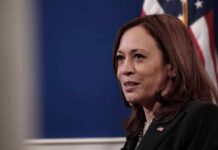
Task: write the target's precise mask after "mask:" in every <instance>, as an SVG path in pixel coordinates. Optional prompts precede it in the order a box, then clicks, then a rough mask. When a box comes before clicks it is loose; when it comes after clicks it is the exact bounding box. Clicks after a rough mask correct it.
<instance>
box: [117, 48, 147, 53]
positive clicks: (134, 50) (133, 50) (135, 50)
mask: <svg viewBox="0 0 218 150" xmlns="http://www.w3.org/2000/svg"><path fill="white" fill-rule="evenodd" d="M140 50H142V49H131V50H130V53H131V54H133V53H135V52H137V51H140ZM142 51H143V52H144V50H142ZM117 53H122V54H123V52H122V50H118V51H117Z"/></svg>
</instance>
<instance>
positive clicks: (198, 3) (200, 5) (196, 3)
mask: <svg viewBox="0 0 218 150" xmlns="http://www.w3.org/2000/svg"><path fill="white" fill-rule="evenodd" d="M195 6H196V8H197V9H199V8H202V7H203V2H202V1H201V0H197V1H196V2H195Z"/></svg>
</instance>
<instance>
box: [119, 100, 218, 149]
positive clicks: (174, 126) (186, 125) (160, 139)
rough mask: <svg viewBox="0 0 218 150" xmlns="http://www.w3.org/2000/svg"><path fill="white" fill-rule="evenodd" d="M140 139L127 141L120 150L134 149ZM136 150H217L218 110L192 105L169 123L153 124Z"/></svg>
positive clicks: (204, 105) (211, 106) (205, 104)
mask: <svg viewBox="0 0 218 150" xmlns="http://www.w3.org/2000/svg"><path fill="white" fill-rule="evenodd" d="M137 140H138V139H127V141H126V143H125V145H124V147H123V148H122V149H121V150H134V149H135V146H136V144H137ZM137 150H218V107H217V106H215V105H213V104H208V103H202V102H198V101H192V102H190V103H189V104H188V105H187V107H186V108H184V109H183V110H182V111H180V112H179V113H178V114H177V115H176V116H175V118H174V119H172V120H171V121H170V122H168V123H165V124H163V123H157V122H156V123H155V122H153V123H152V124H151V125H150V127H149V129H148V130H147V132H146V133H145V135H144V137H143V138H142V141H141V143H140V144H139V146H138V148H137Z"/></svg>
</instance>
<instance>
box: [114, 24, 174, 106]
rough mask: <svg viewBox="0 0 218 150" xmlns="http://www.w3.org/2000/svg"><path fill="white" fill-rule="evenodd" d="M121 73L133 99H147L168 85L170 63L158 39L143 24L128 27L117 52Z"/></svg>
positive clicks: (152, 98) (124, 91) (125, 90)
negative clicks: (163, 53)
mask: <svg viewBox="0 0 218 150" xmlns="http://www.w3.org/2000/svg"><path fill="white" fill-rule="evenodd" d="M116 61H117V77H118V80H119V81H120V84H121V87H122V90H123V93H124V95H125V98H126V100H127V101H128V102H129V103H146V102H147V101H148V100H150V99H151V100H155V99H154V96H155V93H156V92H157V91H159V90H160V89H165V88H166V85H167V82H168V81H167V80H168V79H167V73H168V71H169V69H170V67H169V65H167V64H165V63H164V60H163V56H162V52H161V50H160V49H159V48H158V46H157V44H156V41H155V39H154V38H153V37H152V36H151V35H150V34H149V33H148V32H147V31H146V30H145V29H144V28H143V27H141V26H136V27H133V28H131V29H129V30H127V31H126V32H125V33H124V34H123V36H122V38H121V41H120V45H119V48H118V51H117V54H116Z"/></svg>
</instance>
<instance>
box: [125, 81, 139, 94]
mask: <svg viewBox="0 0 218 150" xmlns="http://www.w3.org/2000/svg"><path fill="white" fill-rule="evenodd" d="M138 85H139V83H138V82H135V81H125V82H124V83H123V86H124V90H125V91H126V92H132V91H134V90H135V89H136V88H137V86H138Z"/></svg>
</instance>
